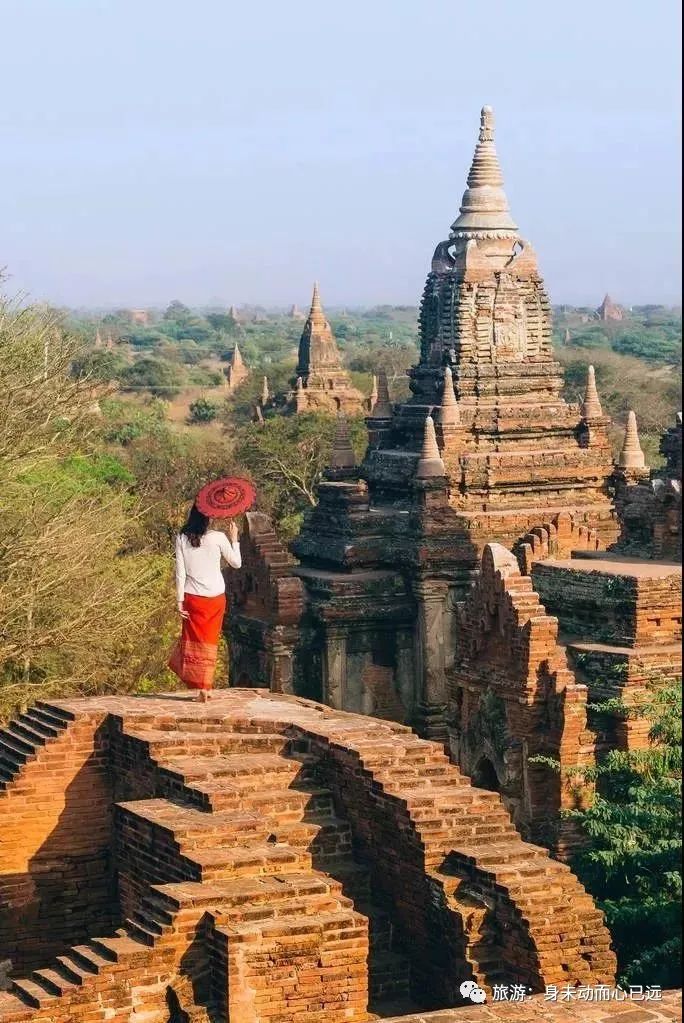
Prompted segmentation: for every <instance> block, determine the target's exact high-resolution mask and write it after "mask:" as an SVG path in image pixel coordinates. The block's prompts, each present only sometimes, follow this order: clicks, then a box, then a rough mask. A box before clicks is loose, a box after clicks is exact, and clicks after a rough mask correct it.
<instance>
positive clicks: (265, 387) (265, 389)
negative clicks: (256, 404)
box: [261, 377, 270, 406]
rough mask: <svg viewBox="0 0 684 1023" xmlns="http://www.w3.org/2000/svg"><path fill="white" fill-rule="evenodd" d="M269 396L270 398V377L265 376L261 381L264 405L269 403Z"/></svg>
mask: <svg viewBox="0 0 684 1023" xmlns="http://www.w3.org/2000/svg"><path fill="white" fill-rule="evenodd" d="M269 398H270V394H269V390H268V377H264V378H263V380H262V382H261V404H262V406H264V405H266V404H268V399H269Z"/></svg>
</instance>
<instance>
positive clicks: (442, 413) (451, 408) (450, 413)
mask: <svg viewBox="0 0 684 1023" xmlns="http://www.w3.org/2000/svg"><path fill="white" fill-rule="evenodd" d="M437 422H438V423H439V424H440V426H458V425H459V423H460V422H461V413H460V412H459V408H458V402H457V401H456V395H455V393H454V378H453V376H452V373H451V367H450V366H447V367H446V368H445V370H444V385H443V387H442V401H441V404H440V407H439V410H438V412H437Z"/></svg>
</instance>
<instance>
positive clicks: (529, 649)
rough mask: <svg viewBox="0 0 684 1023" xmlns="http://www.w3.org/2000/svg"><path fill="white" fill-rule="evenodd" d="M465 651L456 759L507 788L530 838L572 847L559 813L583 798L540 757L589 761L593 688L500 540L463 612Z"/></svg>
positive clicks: (454, 709)
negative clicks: (582, 679) (573, 666)
mask: <svg viewBox="0 0 684 1023" xmlns="http://www.w3.org/2000/svg"><path fill="white" fill-rule="evenodd" d="M456 651H457V653H456V658H455V661H454V666H453V669H452V670H451V671H450V672H449V680H450V688H449V697H450V702H449V710H448V716H449V722H450V748H451V752H452V756H453V757H454V759H455V760H456V762H457V763H459V765H460V766H461V768H462V769H463V770H464V771H466V772H467V773H468V774H470V775H473V777H474V781H475V783H476V784H478V783H479V784H486V785H487V787H489V788H496V789H497V791H500V792H501V794H502V797H503V799H504V801H505V803H506V806H507V807H508V809H509V811H510V812H511V813H512V814H513V818H514V820H515V822H516V824H517V826H518V827H519V828H520V829H521V831H522V833H523V834H524V835H525V836H526V837H531V838H532V839H533V840H534V841H542V842H544V843H545V844H550V845H553V846H554V847H555V848H556V849H557V850H558V851H560V850H561V848H562V849H563V850H564V851H565V852H567V851H568V846H569V845H570V846H571V845H572V844H573V841H574V839H575V838H576V836H575V835H574V830H573V829H572V828H569V827H567V826H566V825H562V824H561V822H560V821H559V819H558V814H559V811H560V809H561V808H562V807H563V806H565V805H568V806H569V805H572V803H573V802H574V800H575V798H576V797H575V795H574V792H573V790H572V788H571V786H570V784H569V783H567V782H566V783H563V782H562V781H561V779H560V778H559V776H558V775H557V774H555V773H554V772H552V771H551V770H550V769H549V768H548V767H546V766H544V765H541V764H535V763H533V762H531V760H532V758H533V757H535V756H537V755H544V756H550V757H552V758H554V759H557V760H559V761H560V762H561V764H562V765H563V767H564V768H567V767H572V766H576V765H577V766H582V765H584V764H587V763H589V762H590V758H591V755H592V750H593V735H592V734H591V733H590V732H588V730H587V712H586V702H587V691H586V687H585V686H584V685H581V684H578V683H577V681H576V679H575V678H574V676H573V674H572V672H571V671H569V670H568V665H567V661H566V657H565V653H564V651H563V649H562V648H561V646H560V645H559V643H558V621H557V619H556V618H554V617H552V616H551V615H549V614H547V612H546V609H545V607H544V606H543V605H542V604H541V602H540V600H539V596H538V595H537V593H536V592H535V590H534V588H533V585H532V581H531V579H530V577H529V576H524V575H522V574H521V572H520V568H519V566H518V563H517V561H516V559H515V557H514V556H513V555H512V554H511V552H510V551H507V550H506V549H505V548H503V547H501V546H500V545H499V544H490V545H488V547H487V548H486V549H485V554H484V555H483V559H482V568H481V572H480V575H479V577H478V579H477V581H476V583H475V584H474V586H473V588H472V590H471V591H470V593H469V594H468V597H467V599H466V600H465V601H464V603H463V604H462V605H461V607H460V609H459V611H458V614H457V627H456ZM485 768H486V769H487V773H488V774H489V775H490V782H489V784H487V782H486V781H485V780H484V777H483V775H482V774H481V772H484V769H485ZM492 773H494V774H495V776H496V777H495V778H491V775H492Z"/></svg>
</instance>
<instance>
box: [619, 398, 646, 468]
mask: <svg viewBox="0 0 684 1023" xmlns="http://www.w3.org/2000/svg"><path fill="white" fill-rule="evenodd" d="M617 464H618V465H619V466H620V467H621V468H622V469H643V468H644V467H645V465H646V459H645V458H644V453H643V451H642V450H641V444H640V443H639V431H638V430H637V421H636V416H635V415H634V413H633V412H631V411H630V412H629V413H628V414H627V426H626V428H625V439H624V441H623V442H622V451H621V452H620V457H619V458H618V463H617Z"/></svg>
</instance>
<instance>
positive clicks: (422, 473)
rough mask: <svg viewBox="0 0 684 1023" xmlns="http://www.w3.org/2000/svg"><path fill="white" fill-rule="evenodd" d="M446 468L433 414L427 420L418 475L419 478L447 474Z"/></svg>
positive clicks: (417, 470) (417, 469) (423, 478)
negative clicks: (440, 451)
mask: <svg viewBox="0 0 684 1023" xmlns="http://www.w3.org/2000/svg"><path fill="white" fill-rule="evenodd" d="M445 475H446V469H445V468H444V462H443V461H442V456H441V455H440V453H439V447H438V445H437V434H436V433H435V423H434V420H433V418H432V416H428V417H427V419H426V420H425V432H424V433H423V450H422V451H421V453H420V458H419V459H418V465H417V467H416V477H417V479H419V480H426V479H433V478H434V477H438V476H445Z"/></svg>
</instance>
